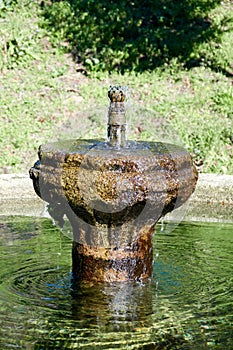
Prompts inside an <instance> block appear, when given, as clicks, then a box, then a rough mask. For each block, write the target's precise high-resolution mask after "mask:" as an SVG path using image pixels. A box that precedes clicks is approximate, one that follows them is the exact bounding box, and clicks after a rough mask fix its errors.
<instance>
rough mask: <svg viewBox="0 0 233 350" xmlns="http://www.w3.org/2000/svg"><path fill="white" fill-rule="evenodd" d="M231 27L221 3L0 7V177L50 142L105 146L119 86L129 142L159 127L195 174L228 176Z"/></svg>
mask: <svg viewBox="0 0 233 350" xmlns="http://www.w3.org/2000/svg"><path fill="white" fill-rule="evenodd" d="M232 23H233V3H232V1H228V0H225V1H221V2H220V1H218V0H205V1H204V0H196V1H194V0H190V1H188V0H181V1H179V2H176V1H171V0H166V1H165V0H161V1H152V0H151V1H143V0H142V1H141V2H139V1H138V0H135V1H134V2H133V1H124V0H123V1H121V2H119V3H116V2H114V1H111V0H110V1H105V0H100V1H99V2H95V1H93V0H80V1H74V0H73V1H71V0H70V1H68V0H66V1H51V0H44V1H41V0H40V1H39V0H34V1H29V0H21V1H19V0H0V105H1V116H0V129H1V133H0V148H1V153H0V172H16V171H27V170H28V168H29V167H30V166H31V165H32V164H33V162H34V161H35V160H36V159H35V158H36V151H37V148H38V146H39V145H40V144H41V143H44V142H47V141H49V140H55V139H57V138H64V137H70V136H72V137H79V138H89V137H90V138H93V137H94V138H96V137H105V134H106V125H105V124H106V108H107V106H106V105H107V104H108V100H107V99H106V89H107V88H108V86H109V85H110V84H113V83H116V82H118V83H120V84H123V85H125V84H127V85H128V87H129V90H130V92H131V101H132V103H131V107H133V110H132V109H131V111H130V113H129V114H130V118H129V119H130V120H129V122H130V123H131V134H130V137H131V138H134V139H138V140H153V139H154V138H156V134H157V132H158V128H160V129H161V128H162V127H163V126H164V125H166V130H172V132H173V136H174V135H175V136H177V138H181V142H182V143H183V144H184V146H185V147H186V148H187V149H188V150H189V151H190V152H191V153H192V155H193V157H194V159H195V161H196V163H197V164H198V165H199V168H200V170H201V171H204V172H215V173H218V172H219V173H228V174H232V169H233V80H232V79H233V61H232V57H233V28H232ZM81 72H83V73H84V74H81ZM109 73H110V74H109ZM122 73H124V74H122ZM139 73H140V74H139ZM101 108H102V110H101ZM167 126H168V128H167ZM169 132H170V131H169ZM167 137H170V133H168V134H167ZM171 141H173V140H172V139H171Z"/></svg>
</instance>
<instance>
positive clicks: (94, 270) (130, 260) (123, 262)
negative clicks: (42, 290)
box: [72, 226, 154, 282]
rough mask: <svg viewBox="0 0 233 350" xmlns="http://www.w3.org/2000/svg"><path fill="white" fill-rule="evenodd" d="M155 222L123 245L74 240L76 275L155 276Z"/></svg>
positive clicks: (108, 278)
mask: <svg viewBox="0 0 233 350" xmlns="http://www.w3.org/2000/svg"><path fill="white" fill-rule="evenodd" d="M153 232H154V226H152V227H150V228H149V229H147V231H146V230H143V235H141V236H140V238H139V239H138V240H137V241H136V242H135V243H132V244H131V245H129V246H128V247H124V248H115V249H112V248H104V247H92V246H88V245H84V244H80V243H77V242H73V250H72V258H73V276H74V279H75V280H77V281H83V280H85V281H90V282H91V281H92V282H114V281H145V280H148V279H150V278H151V277H152V270H153V246H152V237H153Z"/></svg>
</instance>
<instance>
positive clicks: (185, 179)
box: [30, 140, 197, 281]
mask: <svg viewBox="0 0 233 350" xmlns="http://www.w3.org/2000/svg"><path fill="white" fill-rule="evenodd" d="M39 159H40V164H39V163H38V162H37V163H36V164H35V165H34V167H33V168H31V170H30V176H31V178H32V180H33V184H34V188H35V191H36V193H37V194H38V195H39V196H40V197H41V198H42V199H44V200H45V201H47V202H48V203H50V208H53V209H54V213H55V216H56V219H58V220H59V221H60V222H62V221H63V215H66V216H67V217H68V219H69V221H70V223H71V225H72V228H73V233H74V247H73V265H74V266H73V270H74V272H75V273H74V275H76V276H79V278H80V279H82V278H83V279H86V280H95V281H115V280H120V281H122V280H123V281H124V280H143V279H147V278H149V277H150V275H151V272H152V240H151V235H152V231H153V228H154V225H155V223H156V222H157V221H158V219H159V218H160V217H161V216H163V215H165V214H166V213H168V212H170V211H172V210H173V209H174V207H175V206H176V207H179V206H180V205H182V204H183V203H184V202H185V201H186V200H187V199H188V198H189V197H190V195H191V194H192V192H193V191H194V188H195V185H196V181H197V172H196V169H195V168H194V167H193V164H192V160H191V157H190V155H189V154H188V153H187V151H185V150H184V149H183V148H181V147H179V146H175V145H170V144H164V143H150V142H132V141H131V142H128V143H127V147H125V148H120V149H117V148H113V147H110V146H109V145H108V144H107V143H105V142H100V141H96V140H79V141H66V142H61V143H52V144H47V145H42V146H41V147H40V149H39ZM59 216H60V218H59Z"/></svg>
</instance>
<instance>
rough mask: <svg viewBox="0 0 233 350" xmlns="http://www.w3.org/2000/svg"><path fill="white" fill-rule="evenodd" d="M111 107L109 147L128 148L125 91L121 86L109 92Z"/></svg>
mask: <svg viewBox="0 0 233 350" xmlns="http://www.w3.org/2000/svg"><path fill="white" fill-rule="evenodd" d="M108 97H109V99H110V105H109V109H108V129H107V137H108V142H109V145H110V146H112V147H115V148H120V147H125V146H126V128H127V125H126V116H125V103H124V101H125V97H126V92H125V89H124V88H122V87H121V86H119V85H114V86H110V89H109V90H108Z"/></svg>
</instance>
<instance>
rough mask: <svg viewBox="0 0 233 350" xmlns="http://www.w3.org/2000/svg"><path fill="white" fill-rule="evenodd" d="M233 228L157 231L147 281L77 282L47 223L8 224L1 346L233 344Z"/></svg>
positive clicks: (62, 242)
mask: <svg viewBox="0 0 233 350" xmlns="http://www.w3.org/2000/svg"><path fill="white" fill-rule="evenodd" d="M232 229H233V226H232V225H214V224H208V225H207V224H192V225H187V224H182V225H180V226H178V227H177V228H176V229H175V230H174V231H173V232H171V231H170V230H169V233H168V234H166V226H165V231H163V232H161V231H160V227H159V225H158V226H157V228H156V233H155V237H154V257H155V261H154V278H153V280H152V281H151V283H147V284H145V285H140V284H135V283H114V284H102V285H101V284H99V285H85V284H82V285H81V286H79V285H76V284H75V283H74V282H72V276H71V272H70V271H71V246H72V242H71V240H69V239H68V238H66V237H64V236H61V235H60V232H59V231H58V229H57V228H56V227H54V226H53V225H52V224H51V222H50V221H49V220H47V219H32V218H17V217H16V218H1V220H0V267H1V272H0V281H1V284H0V325H1V328H0V349H15V348H18V349H38V350H39V349H40V350H41V349H172V350H173V349H198V350H199V349H207V348H211V349H222V350H223V349H224V350H226V349H232V343H233V314H232V306H233V298H232V296H233V277H232V276H233V273H232V272H233V271H232V270H233V267H232V254H233V237H232Z"/></svg>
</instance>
